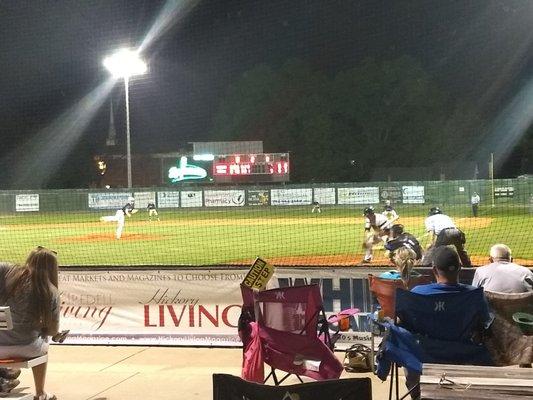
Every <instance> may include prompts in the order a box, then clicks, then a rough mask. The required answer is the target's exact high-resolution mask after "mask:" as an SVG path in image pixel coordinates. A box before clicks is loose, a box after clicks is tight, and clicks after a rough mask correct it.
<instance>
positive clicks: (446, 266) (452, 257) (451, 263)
mask: <svg viewBox="0 0 533 400" xmlns="http://www.w3.org/2000/svg"><path fill="white" fill-rule="evenodd" d="M431 256H432V259H433V266H434V267H435V268H437V269H438V270H439V271H443V272H457V271H459V269H460V268H461V260H460V259H459V254H457V251H456V250H455V249H454V248H453V247H451V246H440V247H437V248H436V249H435V250H434V251H433V254H432V255H431Z"/></svg>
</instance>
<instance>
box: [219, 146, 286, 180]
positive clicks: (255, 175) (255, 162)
mask: <svg viewBox="0 0 533 400" xmlns="http://www.w3.org/2000/svg"><path fill="white" fill-rule="evenodd" d="M289 172H290V167H289V154H287V153H270V154H231V155H218V156H215V159H214V160H213V176H214V178H215V180H216V181H217V180H218V181H228V179H224V177H245V176H248V177H249V179H246V180H247V181H250V182H254V181H258V182H261V181H263V182H265V181H278V182H279V181H288V180H289ZM230 180H232V179H230Z"/></svg>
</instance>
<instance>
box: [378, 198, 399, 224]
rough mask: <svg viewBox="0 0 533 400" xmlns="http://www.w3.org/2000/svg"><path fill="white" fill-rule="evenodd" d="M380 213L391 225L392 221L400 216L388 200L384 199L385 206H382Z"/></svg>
mask: <svg viewBox="0 0 533 400" xmlns="http://www.w3.org/2000/svg"><path fill="white" fill-rule="evenodd" d="M382 214H383V215H384V216H386V217H387V219H388V220H389V222H390V223H391V226H392V224H394V221H396V220H397V219H398V218H400V216H399V215H398V213H397V212H396V210H395V209H394V208H393V207H392V205H391V203H390V200H386V201H385V206H384V207H383V212H382Z"/></svg>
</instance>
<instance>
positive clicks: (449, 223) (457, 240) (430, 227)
mask: <svg viewBox="0 0 533 400" xmlns="http://www.w3.org/2000/svg"><path fill="white" fill-rule="evenodd" d="M425 225H426V231H427V232H428V233H429V235H430V247H431V246H433V247H440V246H447V245H453V246H455V248H456V249H457V253H458V254H459V258H460V259H461V263H462V264H463V267H471V266H472V263H471V262H470V257H468V254H467V252H466V250H465V243H466V237H465V234H464V233H463V232H462V231H461V230H460V229H458V228H457V227H456V226H455V223H454V222H453V220H452V219H451V218H450V217H448V216H447V215H446V214H443V212H442V211H441V209H440V208H439V207H432V208H431V209H430V210H429V214H428V217H427V218H426V220H425Z"/></svg>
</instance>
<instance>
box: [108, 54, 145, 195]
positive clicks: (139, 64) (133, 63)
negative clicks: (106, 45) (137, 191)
mask: <svg viewBox="0 0 533 400" xmlns="http://www.w3.org/2000/svg"><path fill="white" fill-rule="evenodd" d="M103 64H104V67H106V68H107V70H108V71H109V72H111V74H112V75H113V76H114V77H115V78H117V79H120V78H122V79H124V93H125V97H126V99H125V102H126V166H127V171H128V189H131V187H132V179H131V141H130V94H129V82H130V78H131V77H132V76H136V75H142V74H144V73H146V70H147V66H146V63H145V62H144V61H143V60H142V59H141V58H140V57H139V53H138V51H134V50H130V49H120V50H119V51H117V52H116V53H114V54H112V55H111V56H109V57H106V58H105V59H104V63H103Z"/></svg>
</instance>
